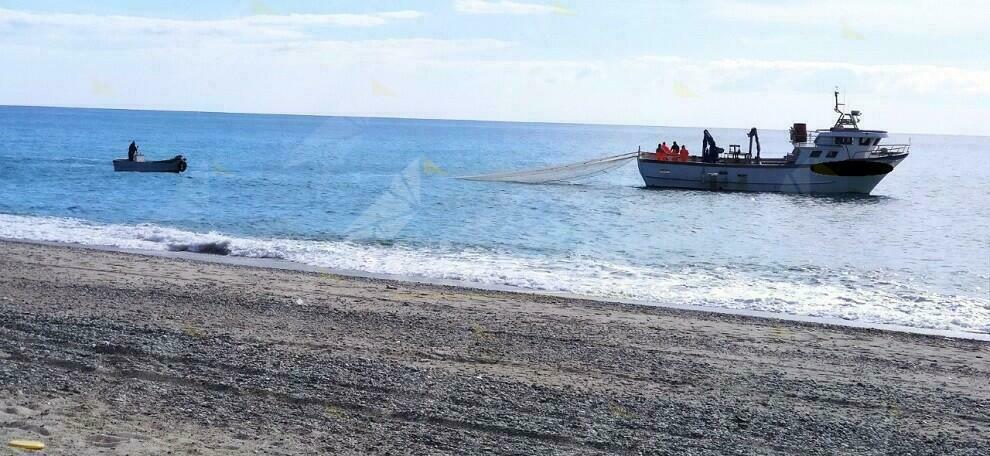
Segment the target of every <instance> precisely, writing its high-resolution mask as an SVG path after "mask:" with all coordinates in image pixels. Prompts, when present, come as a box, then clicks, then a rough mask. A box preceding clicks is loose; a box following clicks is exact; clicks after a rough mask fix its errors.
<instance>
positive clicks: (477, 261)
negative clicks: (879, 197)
mask: <svg viewBox="0 0 990 456" xmlns="http://www.w3.org/2000/svg"><path fill="white" fill-rule="evenodd" d="M0 237H5V238H10V239H24V240H35V241H53V242H68V243H78V244H83V245H101V246H111V247H118V248H128V249H142V250H153V251H189V252H198V253H208V254H219V255H230V256H237V257H246V258H264V259H279V260H287V261H291V262H296V263H301V264H305V265H311V266H319V267H325V268H331V269H335V270H343V271H356V272H363V273H371V274H390V275H397V276H405V277H415V278H422V279H425V280H431V279H433V280H456V281H462V282H466V283H468V284H471V283H474V284H478V285H483V286H511V287H519V288H524V289H530V290H537V291H549V292H564V293H573V294H577V295H584V296H590V297H600V298H612V299H627V300H636V301H643V302H655V303H663V304H676V305H695V306H708V307H722V308H728V309H743V310H753V311H768V312H779V313H785V314H793V315H806V316H814V317H826V318H837V319H843V320H852V321H857V322H863V323H876V324H892V325H900V326H908V327H915V328H925V329H939V330H952V331H967V332H980V333H987V332H990V303H988V302H987V301H986V300H983V301H981V300H979V299H974V298H971V297H965V296H946V295H941V294H938V293H932V292H929V291H928V290H926V289H924V288H921V287H916V286H913V284H912V283H911V282H910V281H909V280H908V281H903V282H902V281H899V280H897V278H896V277H891V274H890V272H889V271H873V272H870V273H868V274H851V273H849V272H847V271H833V270H828V269H827V268H824V267H810V266H809V267H803V268H794V267H786V266H781V267H779V268H776V269H769V268H765V269H764V270H760V269H756V268H753V267H752V266H753V265H749V266H750V267H748V268H746V269H745V270H741V269H732V268H727V267H724V266H719V265H711V264H705V263H698V264H676V265H672V266H671V267H667V268H655V269H654V268H647V267H642V266H633V265H627V264H620V263H616V262H609V261H603V260H600V259H596V258H592V257H589V256H580V255H570V256H557V257H539V256H532V255H521V254H511V253H507V252H499V251H494V250H485V249H478V248H454V247H451V246H443V245H441V246H436V247H422V246H411V245H404V244H401V243H395V244H391V245H386V244H382V243H367V242H357V241H351V240H326V241H318V240H295V239H279V238H268V239H262V238H250V237H239V236H229V235H225V234H222V233H216V232H210V233H196V232H192V231H186V230H181V229H176V228H169V227H163V226H157V225H151V224H140V225H119V224H96V223H91V222H87V221H84V220H79V219H71V218H57V217H37V216H21V215H7V214H0ZM755 271H759V272H758V273H754V272H755ZM835 275H839V276H842V277H841V281H840V282H839V283H840V284H841V285H836V284H835V283H825V282H822V281H820V280H818V279H817V278H818V277H820V276H835Z"/></svg>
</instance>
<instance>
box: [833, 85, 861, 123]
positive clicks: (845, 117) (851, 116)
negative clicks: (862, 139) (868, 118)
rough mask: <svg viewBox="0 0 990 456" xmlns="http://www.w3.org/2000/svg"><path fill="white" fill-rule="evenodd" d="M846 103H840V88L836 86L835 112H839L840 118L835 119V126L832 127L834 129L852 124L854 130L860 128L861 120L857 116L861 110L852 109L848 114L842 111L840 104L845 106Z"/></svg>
mask: <svg viewBox="0 0 990 456" xmlns="http://www.w3.org/2000/svg"><path fill="white" fill-rule="evenodd" d="M845 105H846V104H845V103H839V88H838V87H836V88H835V112H837V113H838V114H839V119H838V120H836V121H835V126H834V127H832V129H834V130H842V129H845V128H846V126H851V127H852V128H853V130H859V121H858V119H856V117H858V116H859V111H850V112H849V113H848V114H846V113H845V112H842V109H839V106H845Z"/></svg>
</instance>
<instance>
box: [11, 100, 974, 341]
mask: <svg viewBox="0 0 990 456" xmlns="http://www.w3.org/2000/svg"><path fill="white" fill-rule="evenodd" d="M869 127H871V128H884V127H887V128H888V129H892V130H896V125H892V126H884V125H869ZM712 133H713V135H714V136H715V138H716V140H718V141H719V142H720V143H722V144H723V145H725V144H732V143H737V144H743V145H745V144H746V142H745V141H746V136H745V133H746V130H744V129H713V130H712ZM701 136H702V134H701V129H699V128H674V127H647V126H602V125H573V124H542V123H502V122H474V121H447V120H405V119H378V118H346V117H314V116H284V115H246V114H219V113H186V112H157V111H123V110H98V109H62V108H33V107H0V162H2V166H0V237H6V238H17V239H31V240H45V241H62V242H75V243H82V244H93V245H105V246H116V247H121V248H138V249H148V250H176V251H181V250H189V251H204V252H208V253H213V254H225V255H232V256H242V257H252V258H267V259H281V260H287V261H293V262H298V263H302V264H307V265H314V266H321V267H328V268H333V269H336V270H342V271H354V272H363V273H372V274H395V275H400V276H405V277H412V278H416V279H425V280H455V281H462V282H466V283H468V284H477V285H483V286H510V287H518V288H524V289H530V290H537V291H552V292H565V293H573V294H578V295H586V296H592V297H601V298H612V299H625V300H637V301H644V302H649V303H659V304H674V305H700V306H710V307H718V308H731V309H745V310H754V311H771V312H781V313H786V314H792V315H803V316H817V317H828V318H837V319H844V320H850V321H855V322H860V323H880V324H894V325H901V326H909V327H915V328H926V329H943V330H953V331H967V332H978V333H990V290H988V286H990V235H988V233H990V197H988V196H990V179H988V177H987V176H990V164H988V159H990V154H988V151H990V138H987V137H962V136H929V135H920V134H915V135H901V134H893V135H892V137H891V138H890V140H889V141H890V142H898V143H899V142H905V143H906V142H908V141H910V142H911V143H912V149H911V152H912V153H911V156H910V157H909V158H908V159H907V160H906V161H905V162H904V163H903V164H902V165H901V166H899V167H898V168H897V169H896V170H895V171H894V172H893V173H892V174H891V175H889V176H888V177H887V178H886V179H885V180H884V181H883V182H881V184H880V185H879V186H878V187H877V188H876V190H875V191H874V193H873V195H871V196H867V197H849V196H839V197H835V196H833V197H825V196H807V195H784V194H757V193H753V194H747V193H709V192H693V191H673V190H669V191H668V190H654V189H646V188H644V187H643V182H642V180H641V178H640V177H639V174H638V172H637V170H636V167H635V165H634V164H628V165H626V166H624V167H622V168H619V169H617V170H614V171H612V172H610V173H607V174H604V175H601V176H597V177H594V178H592V179H590V180H586V181H581V182H577V183H573V184H555V185H526V184H516V183H506V182H476V181H467V180H462V179H457V177H458V176H464V175H471V174H479V173H488V172H497V171H509V170H518V169H529V168H538V167H543V166H550V165H556V164H563V163H568V162H575V161H580V160H585V159H590V158H595V157H601V156H605V155H614V154H619V153H623V152H629V151H634V150H636V148H637V147H638V146H642V147H643V148H644V150H645V149H652V148H653V147H655V146H656V143H657V142H658V141H660V140H661V139H663V140H666V141H667V142H668V143H670V142H673V141H678V142H679V143H681V144H686V145H689V146H691V147H692V148H693V150H694V151H695V152H697V151H700V143H701ZM761 137H762V138H761V139H762V142H763V146H764V154H763V155H764V156H766V157H774V156H778V157H779V156H783V155H784V154H785V153H786V152H788V151H789V149H790V145H789V143H788V142H787V138H786V132H785V131H771V130H763V131H761ZM131 140H136V141H137V143H138V145H139V146H140V148H141V149H140V150H141V151H142V152H143V153H144V154H145V155H146V156H147V158H148V159H149V160H155V159H166V158H170V157H172V156H174V155H177V154H182V155H184V156H185V157H186V158H187V160H188V162H189V170H188V171H187V172H186V173H183V174H181V175H175V174H141V173H114V172H113V167H112V165H111V160H112V159H114V158H123V157H126V155H127V146H128V144H129V143H130V141H131Z"/></svg>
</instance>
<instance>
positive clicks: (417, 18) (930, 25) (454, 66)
mask: <svg viewBox="0 0 990 456" xmlns="http://www.w3.org/2000/svg"><path fill="white" fill-rule="evenodd" d="M987 23H990V8H986V7H985V5H984V4H983V0H941V1H938V2H935V1H917V0H832V1H830V2H827V3H825V2H818V1H813V0H795V1H776V0H766V1H764V0H692V1H686V0H671V1H662V0H652V1H632V0H630V1H621V2H620V1H602V0H597V1H594V0H592V1H584V0H559V1H537V0H519V1H515V0H432V1H398V0H395V1H384V0H365V1H339V0H309V1H306V0H298V1H273V0H228V1H189V2H186V1H160V0H154V1H144V2H133V1H85V2H80V1H72V0H23V1H5V0H0V69H2V71H0V104H6V105H35V106H78V107H104V108H128V109H165V110H194V111H223V112H252V113H291V114H322V115H356V116H384V117H413V118H441V119H477V120H507V121H541V122H577V123H608V124H634V125H664V126H694V127H739V128H748V127H751V126H756V127H759V128H766V129H786V128H787V127H788V126H789V125H790V124H791V123H793V122H807V123H808V124H809V126H810V127H812V128H827V127H829V126H831V123H832V122H834V113H833V112H832V102H833V99H832V97H833V95H832V92H833V90H834V88H835V87H836V86H838V87H839V88H840V90H841V91H842V98H843V99H844V100H845V101H846V102H847V103H848V105H849V107H850V108H852V109H859V110H861V111H863V118H862V126H864V127H866V128H876V129H885V130H890V131H896V132H911V133H939V134H971V135H990V123H988V122H987V121H988V120H990V42H988V41H990V40H988V38H987V36H988V35H990V34H988V33H986V31H985V27H986V25H985V24H987Z"/></svg>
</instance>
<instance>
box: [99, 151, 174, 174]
mask: <svg viewBox="0 0 990 456" xmlns="http://www.w3.org/2000/svg"><path fill="white" fill-rule="evenodd" d="M113 170H114V171H135V172H142V173H181V172H183V171H185V170H186V159H185V157H183V156H181V155H176V156H175V157H172V158H170V159H168V160H158V161H145V159H144V155H142V154H137V155H135V156H134V160H128V159H126V158H118V159H116V160H114V161H113Z"/></svg>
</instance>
